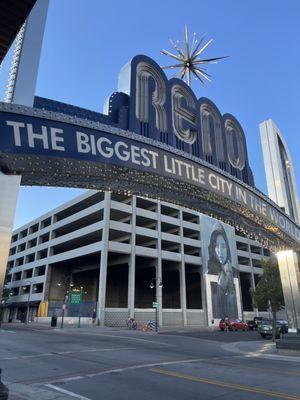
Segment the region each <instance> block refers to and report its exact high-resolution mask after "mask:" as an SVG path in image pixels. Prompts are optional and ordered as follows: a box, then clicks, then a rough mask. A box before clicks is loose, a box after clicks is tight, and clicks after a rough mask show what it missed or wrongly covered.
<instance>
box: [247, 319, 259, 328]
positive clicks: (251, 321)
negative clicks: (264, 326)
mask: <svg viewBox="0 0 300 400" xmlns="http://www.w3.org/2000/svg"><path fill="white" fill-rule="evenodd" d="M246 323H247V325H248V329H249V330H250V331H255V330H256V329H257V324H256V322H255V321H254V319H252V320H247V321H246Z"/></svg>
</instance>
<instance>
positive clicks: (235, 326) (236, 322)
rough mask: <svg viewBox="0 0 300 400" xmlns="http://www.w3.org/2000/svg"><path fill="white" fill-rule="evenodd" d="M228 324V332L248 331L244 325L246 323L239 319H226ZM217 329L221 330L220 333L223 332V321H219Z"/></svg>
mask: <svg viewBox="0 0 300 400" xmlns="http://www.w3.org/2000/svg"><path fill="white" fill-rule="evenodd" d="M228 323H229V327H228V329H229V330H230V331H238V330H242V331H246V330H247V329H248V325H247V324H246V322H244V321H242V320H241V319H236V318H228ZM219 328H220V329H221V331H224V330H225V320H224V319H221V321H220V323H219Z"/></svg>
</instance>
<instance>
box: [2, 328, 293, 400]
mask: <svg viewBox="0 0 300 400" xmlns="http://www.w3.org/2000/svg"><path fill="white" fill-rule="evenodd" d="M0 366H1V368H2V380H3V381H4V383H6V384H7V385H8V386H9V389H10V397H9V399H10V400H21V399H22V400H23V399H28V400H54V399H55V400H62V399H66V400H72V399H82V400H100V399H108V400H122V399H131V398H142V399H144V400H148V399H149V400H150V399H151V400H153V399H157V400H160V399H162V400H169V399H170V400H171V399H172V400H179V399H180V400H182V399H184V400H185V399H197V400H198V399H201V400H206V399H219V398H221V399H222V400H229V399H230V400H232V399H253V400H260V399H293V400H295V399H298V400H300V357H299V356H297V354H293V355H278V354H277V353H276V352H274V346H273V344H272V342H271V341H267V340H261V339H260V338H259V335H258V334H257V332H229V333H224V332H197V331H192V332H188V331H176V332H165V333H162V334H156V333H152V332H149V333H148V332H147V333H142V332H134V331H123V330H111V329H100V328H97V327H92V328H83V329H76V328H68V329H65V330H60V329H57V330H50V329H46V328H44V327H40V326H30V327H24V326H22V325H19V326H13V325H6V326H3V327H2V329H1V330H0Z"/></svg>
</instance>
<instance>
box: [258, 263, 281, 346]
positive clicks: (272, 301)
mask: <svg viewBox="0 0 300 400" xmlns="http://www.w3.org/2000/svg"><path fill="white" fill-rule="evenodd" d="M262 267H263V274H262V276H261V278H260V281H259V283H258V284H257V286H256V288H255V290H253V292H252V295H253V300H254V304H255V306H256V307H257V308H258V309H261V310H266V309H267V308H268V307H271V310H272V316H273V329H272V331H273V332H272V334H273V335H272V336H273V342H275V338H276V313H277V312H278V311H279V310H281V309H282V306H284V299H283V292H282V286H281V280H280V273H279V268H278V265H277V263H275V261H273V260H268V261H263V262H262Z"/></svg>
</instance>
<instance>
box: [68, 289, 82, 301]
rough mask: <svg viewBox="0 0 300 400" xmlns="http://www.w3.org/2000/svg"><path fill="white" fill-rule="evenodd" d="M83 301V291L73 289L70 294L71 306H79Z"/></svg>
mask: <svg viewBox="0 0 300 400" xmlns="http://www.w3.org/2000/svg"><path fill="white" fill-rule="evenodd" d="M81 301H82V290H80V289H72V290H71V292H70V304H71V305H79V304H81Z"/></svg>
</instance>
